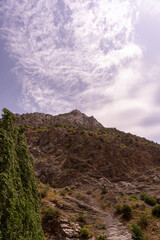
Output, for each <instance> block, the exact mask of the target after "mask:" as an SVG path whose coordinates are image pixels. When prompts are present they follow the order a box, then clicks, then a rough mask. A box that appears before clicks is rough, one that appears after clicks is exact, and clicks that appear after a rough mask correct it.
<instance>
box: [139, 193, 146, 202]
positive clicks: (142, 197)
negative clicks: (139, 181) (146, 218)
mask: <svg viewBox="0 0 160 240" xmlns="http://www.w3.org/2000/svg"><path fill="white" fill-rule="evenodd" d="M146 195H147V194H146V193H144V192H142V193H141V195H140V199H141V200H144V199H145V196H146Z"/></svg>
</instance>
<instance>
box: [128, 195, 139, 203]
mask: <svg viewBox="0 0 160 240" xmlns="http://www.w3.org/2000/svg"><path fill="white" fill-rule="evenodd" d="M129 200H130V201H134V202H137V201H138V197H137V196H136V195H134V194H132V195H131V196H130V197H129Z"/></svg>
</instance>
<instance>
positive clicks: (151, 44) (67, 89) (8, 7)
mask: <svg viewBox="0 0 160 240" xmlns="http://www.w3.org/2000/svg"><path fill="white" fill-rule="evenodd" d="M159 26H160V1H159V0H0V112H1V110H2V109H3V108H4V107H6V108H8V109H9V110H11V111H12V112H14V113H20V114H21V113H26V112H44V113H50V114H53V115H57V114H59V113H65V112H70V111H72V110H73V109H79V110H80V111H81V112H84V113H85V114H86V115H88V116H91V115H93V116H94V117H95V118H96V119H97V120H98V121H99V122H101V123H102V124H103V125H104V126H105V127H116V128H117V129H119V130H122V131H125V132H131V133H133V134H136V135H139V136H142V137H145V138H148V139H150V140H153V141H156V142H159V143H160V94H159V92H160V81H159V76H160V68H159V65H160V44H159V43H160V31H159Z"/></svg>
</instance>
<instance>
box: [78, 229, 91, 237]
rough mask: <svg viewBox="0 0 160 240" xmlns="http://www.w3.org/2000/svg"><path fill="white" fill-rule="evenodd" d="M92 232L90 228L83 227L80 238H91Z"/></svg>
mask: <svg viewBox="0 0 160 240" xmlns="http://www.w3.org/2000/svg"><path fill="white" fill-rule="evenodd" d="M91 235H92V234H91V232H90V231H89V229H88V228H85V227H83V228H81V230H80V236H81V237H82V238H89V237H91Z"/></svg>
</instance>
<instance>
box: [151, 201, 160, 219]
mask: <svg viewBox="0 0 160 240" xmlns="http://www.w3.org/2000/svg"><path fill="white" fill-rule="evenodd" d="M152 215H153V216H155V217H160V204H156V205H155V206H154V207H153V209H152Z"/></svg>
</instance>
